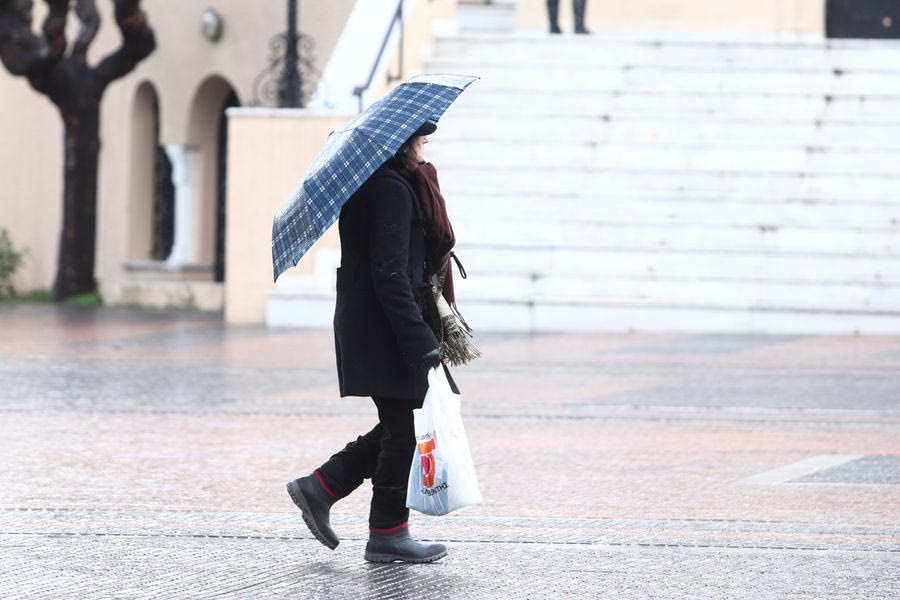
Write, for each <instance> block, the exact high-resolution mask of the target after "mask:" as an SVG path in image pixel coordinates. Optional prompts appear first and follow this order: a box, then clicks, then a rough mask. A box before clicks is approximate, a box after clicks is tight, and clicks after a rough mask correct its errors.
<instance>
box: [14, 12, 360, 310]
mask: <svg viewBox="0 0 900 600" xmlns="http://www.w3.org/2000/svg"><path fill="white" fill-rule="evenodd" d="M299 4H300V29H301V31H302V32H304V33H308V34H310V35H312V36H313V38H314V40H315V49H314V55H315V58H316V65H315V67H316V69H317V70H318V71H321V69H322V68H323V67H324V64H325V62H326V61H327V59H328V57H329V55H330V53H331V51H332V49H333V47H334V44H335V43H336V41H337V39H338V36H339V34H340V31H341V28H342V26H343V23H344V22H345V21H346V18H347V15H348V14H349V11H350V9H351V8H352V5H353V0H330V1H329V2H319V1H317V0H301V2H300V3H299ZM97 5H98V8H99V9H100V10H101V13H102V17H103V23H102V25H101V28H100V32H99V35H98V36H97V39H96V40H95V41H94V44H93V45H92V46H91V49H90V52H89V60H90V61H91V62H92V63H96V62H97V61H99V60H100V59H101V58H102V57H103V56H105V55H106V54H107V53H108V52H110V51H112V50H114V49H115V48H116V47H117V46H118V44H119V38H120V36H119V32H118V28H117V27H116V25H115V20H114V18H113V15H112V2H110V1H108V0H98V2H97ZM142 5H143V8H144V10H145V12H146V13H147V15H148V18H149V22H150V25H151V26H152V27H153V29H154V32H155V34H156V39H157V49H156V51H155V52H154V53H153V54H152V55H151V56H150V57H149V58H148V59H146V60H145V61H144V62H142V63H141V64H140V65H139V66H138V68H137V69H136V70H135V71H133V72H132V73H131V74H130V75H128V76H127V77H126V78H124V79H121V80H118V81H116V82H114V83H113V84H112V85H111V86H110V87H109V88H108V90H107V92H106V95H105V97H104V100H103V106H102V124H101V141H102V147H101V156H100V173H99V192H98V235H97V261H96V276H97V280H98V283H99V285H100V289H101V293H102V294H103V296H104V298H105V300H106V301H107V302H111V303H117V302H130V301H134V299H135V296H134V295H133V294H132V295H131V296H129V297H126V296H128V295H127V294H126V293H125V291H126V290H127V289H128V288H129V286H131V287H132V288H133V289H132V291H134V290H135V289H137V291H140V290H141V289H143V290H144V292H145V294H144V296H141V294H138V296H137V298H138V300H140V298H141V297H148V296H147V295H146V293H149V294H150V296H152V288H153V287H154V286H156V287H158V288H160V289H163V288H165V286H164V285H161V284H159V283H153V280H157V281H158V280H160V279H165V278H166V277H169V276H171V277H173V278H174V279H175V280H176V281H177V280H178V279H179V277H180V276H178V275H177V274H174V273H168V274H167V273H166V272H165V270H163V271H162V272H155V273H153V274H152V276H150V280H151V283H150V284H143V283H140V281H138V282H137V283H135V278H137V279H138V280H140V279H141V278H142V277H143V278H146V276H142V275H136V274H135V273H136V271H135V270H134V269H128V268H126V266H127V263H128V261H134V260H140V259H147V258H149V254H150V247H149V244H150V232H149V229H150V227H151V220H150V219H149V216H150V215H151V214H152V211H151V210H150V209H149V208H148V207H147V205H146V202H147V201H149V199H152V190H148V189H147V187H146V186H147V184H148V183H151V179H152V170H151V171H148V170H147V164H146V161H147V160H148V158H152V150H153V149H152V147H151V146H149V145H148V142H147V140H146V139H141V138H143V137H146V136H147V135H148V131H150V132H152V123H148V122H147V114H148V113H147V110H148V109H147V107H148V106H149V104H148V103H149V102H150V98H151V97H152V93H151V92H150V90H152V91H153V92H155V94H156V95H157V97H158V101H159V107H160V119H161V122H160V136H161V141H162V143H164V144H180V145H186V146H188V147H191V148H195V149H196V151H197V154H198V161H197V162H198V172H197V173H196V177H195V183H194V185H193V189H194V191H195V213H196V219H195V226H196V231H195V232H194V234H195V236H196V239H195V243H197V244H198V248H199V250H198V259H199V261H200V262H206V263H208V262H209V261H211V260H212V257H213V252H214V243H215V222H216V215H215V203H216V201H215V195H216V191H215V187H216V175H215V153H216V137H217V135H218V131H217V128H216V126H215V125H216V124H217V119H218V116H219V111H220V110H221V107H222V103H223V102H224V99H225V97H226V96H227V94H228V92H229V91H230V90H232V89H233V90H234V91H235V92H236V93H237V96H238V98H239V100H240V102H241V103H242V104H246V103H248V102H249V101H250V100H251V98H252V96H253V82H254V79H255V78H256V77H257V75H258V74H259V73H260V72H261V71H262V70H263V69H264V67H265V66H266V65H267V64H268V61H269V59H270V56H269V53H270V49H269V42H270V40H271V38H272V37H273V36H274V35H276V34H277V33H280V32H283V31H284V29H285V22H286V2H284V1H280V0H279V1H272V2H261V3H252V7H251V6H250V4H249V3H247V2H246V1H244V0H209V1H208V2H204V3H196V2H170V1H168V0H144V2H143V3H142ZM42 8H43V5H42V4H37V5H36V9H35V13H34V14H35V28H37V27H38V26H39V24H40V22H41V19H42V16H43V15H42V10H41V9H42ZM208 8H209V9H213V10H215V11H216V12H217V13H218V14H219V15H220V16H221V19H222V22H223V24H224V28H223V34H222V37H221V39H220V40H219V41H218V42H215V43H214V42H211V41H209V40H207V39H206V38H205V37H204V36H203V35H202V32H201V18H202V14H203V13H204V11H205V10H206V9H208ZM76 33H77V20H76V19H75V16H74V14H71V15H70V22H69V35H68V37H69V40H70V41H71V40H72V39H74V36H75V35H76ZM139 90H140V91H141V93H140V94H139V93H138V91H139ZM61 141H62V128H61V124H60V122H59V117H58V114H57V112H56V109H55V107H54V106H53V105H52V104H50V102H49V101H48V100H47V99H46V98H45V97H43V96H41V95H40V94H38V93H37V92H34V91H33V90H31V89H30V87H29V86H28V84H27V82H26V81H25V80H24V79H23V78H16V77H13V76H11V75H10V74H9V73H8V72H7V71H6V70H5V69H3V68H0V181H2V182H3V185H2V186H0V226H2V227H6V228H7V229H9V230H10V232H11V235H12V238H13V241H14V243H15V244H16V245H17V246H19V247H27V248H28V249H29V258H28V261H27V263H26V264H25V266H24V268H23V269H22V270H21V272H20V273H19V274H18V275H17V277H16V279H15V282H14V283H15V285H16V287H17V289H18V290H19V291H28V290H32V289H47V288H49V287H50V286H51V285H52V283H53V278H54V276H55V269H56V252H57V247H58V236H59V230H60V214H61V202H62V189H61V185H62V184H61V176H62V147H61V146H62V144H61ZM148 173H150V175H148ZM157 271H158V270H157ZM202 278H208V277H207V276H206V275H204V276H203V277H202ZM135 286H137V288H135ZM176 287H177V286H176ZM213 287H214V286H213ZM219 287H221V286H219ZM219 293H220V294H221V290H220V291H219ZM212 296H213V298H212V300H215V298H214V296H215V290H213V292H212ZM170 299H171V298H170ZM151 300H152V298H151ZM159 300H160V302H159V303H160V304H165V303H166V300H167V298H166V297H165V294H163V296H162V297H160V298H159ZM174 300H176V302H175V303H179V302H177V301H183V300H184V298H174ZM151 303H152V302H151ZM207 303H208V302H207ZM213 303H214V302H213Z"/></svg>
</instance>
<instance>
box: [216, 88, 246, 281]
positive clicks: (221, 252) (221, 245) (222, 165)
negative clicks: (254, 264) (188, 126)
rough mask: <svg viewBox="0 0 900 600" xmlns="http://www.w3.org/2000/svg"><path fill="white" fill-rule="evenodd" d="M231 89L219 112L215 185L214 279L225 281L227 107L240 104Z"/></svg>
mask: <svg viewBox="0 0 900 600" xmlns="http://www.w3.org/2000/svg"><path fill="white" fill-rule="evenodd" d="M240 105H241V103H240V101H239V100H238V97H237V94H235V93H234V92H233V91H232V92H231V93H230V94H229V95H228V97H227V98H225V105H224V106H223V107H222V110H221V112H220V114H219V157H218V167H217V171H218V177H217V179H218V182H217V187H216V194H217V198H216V262H215V280H216V281H225V199H226V198H227V197H228V194H227V192H228V189H227V187H228V115H227V114H226V112H227V111H228V109H229V108H232V107H234V106H240Z"/></svg>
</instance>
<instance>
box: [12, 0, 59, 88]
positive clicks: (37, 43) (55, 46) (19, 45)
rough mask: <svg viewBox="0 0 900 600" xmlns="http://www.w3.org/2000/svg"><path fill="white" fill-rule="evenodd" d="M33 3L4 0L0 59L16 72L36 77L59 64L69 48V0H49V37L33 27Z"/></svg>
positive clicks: (47, 25) (46, 25) (47, 32)
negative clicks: (66, 28)
mask: <svg viewBox="0 0 900 600" xmlns="http://www.w3.org/2000/svg"><path fill="white" fill-rule="evenodd" d="M33 4H34V3H33V2H32V1H31V0H0V61H3V64H4V65H5V66H6V68H7V69H8V70H9V72H10V73H12V74H13V75H26V76H32V75H37V74H39V73H41V72H44V71H46V70H47V69H49V68H50V67H52V66H53V65H54V64H56V63H57V62H58V61H59V60H60V59H61V58H62V55H63V53H64V52H65V50H66V40H65V18H66V17H65V13H66V9H67V0H52V1H51V0H48V4H50V14H49V15H48V16H47V19H46V20H45V21H44V35H45V36H46V40H45V39H41V38H40V37H38V36H37V35H35V33H34V32H33V31H32V30H31V22H32V18H31V9H32V6H33ZM58 5H62V7H60V6H58ZM60 8H62V14H60ZM60 17H61V18H62V22H60Z"/></svg>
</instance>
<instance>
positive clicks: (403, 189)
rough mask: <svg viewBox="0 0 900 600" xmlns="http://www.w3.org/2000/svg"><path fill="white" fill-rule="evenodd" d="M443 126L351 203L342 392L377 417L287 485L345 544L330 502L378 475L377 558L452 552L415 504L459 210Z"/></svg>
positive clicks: (342, 282) (324, 537)
mask: <svg viewBox="0 0 900 600" xmlns="http://www.w3.org/2000/svg"><path fill="white" fill-rule="evenodd" d="M435 129H436V125H435V124H434V123H426V124H425V125H423V126H422V127H421V128H419V129H418V130H417V131H416V132H415V134H414V135H413V136H412V137H410V138H409V140H407V141H406V143H405V144H404V145H403V146H402V147H401V149H400V150H399V151H398V152H397V154H396V155H395V156H394V157H393V158H392V159H390V160H388V161H387V162H386V163H385V164H384V165H383V166H382V167H381V168H379V169H378V170H377V171H376V172H375V173H374V174H372V176H371V177H369V179H368V180H367V181H366V182H365V183H364V184H363V185H362V187H361V188H360V189H359V190H358V191H357V192H356V193H355V194H354V195H353V196H352V197H351V198H350V199H349V200H348V201H347V203H346V204H344V206H343V208H342V209H341V213H340V220H339V228H340V238H341V266H340V269H338V273H337V303H336V307H335V314H334V335H335V352H336V355H337V371H338V383H339V387H340V393H341V396H342V397H343V396H369V397H371V398H372V400H373V401H374V403H375V406H376V408H377V410H378V424H377V425H375V427H374V428H373V429H372V430H371V431H369V432H368V433H366V434H364V435H361V436H359V437H358V438H357V439H356V440H355V441H352V442H350V443H348V444H347V445H346V446H345V447H344V449H343V450H341V451H340V452H338V453H337V454H335V455H334V456H332V457H331V458H330V459H329V460H328V461H327V462H325V463H324V464H323V465H322V466H320V467H319V468H318V469H316V470H315V471H313V472H312V473H311V474H310V475H307V476H305V477H301V478H299V479H296V480H294V481H292V482H290V483H289V484H288V492H289V494H290V496H291V498H292V499H293V501H294V503H295V504H296V505H297V506H298V507H299V508H300V510H301V511H302V512H303V519H304V521H305V522H306V524H307V525H308V526H309V528H310V530H311V531H312V533H313V535H315V536H316V538H317V539H318V540H319V541H320V542H322V543H323V544H325V545H326V546H328V547H329V548H331V549H334V548H335V547H336V546H337V545H338V543H339V540H338V537H337V535H336V534H335V532H334V531H333V530H332V528H331V525H330V521H329V511H330V509H331V506H332V505H333V504H334V503H335V502H337V501H338V500H340V499H341V498H344V497H346V496H347V495H348V494H350V493H351V492H353V490H355V489H356V488H357V487H359V486H360V485H361V484H362V483H363V481H364V480H365V479H371V480H372V503H371V507H370V510H369V541H368V543H367V545H366V551H365V559H366V560H368V561H372V562H395V561H400V562H413V563H426V562H432V561H435V560H438V559H439V558H441V557H443V556H445V555H446V554H447V549H446V547H445V546H443V545H442V544H429V545H426V544H420V543H418V542H416V541H414V540H413V539H412V537H411V536H410V533H409V522H408V519H409V510H408V509H407V508H406V492H407V490H406V487H407V479H408V477H409V470H410V466H411V463H412V458H413V453H414V450H415V445H416V441H415V431H414V424H413V412H412V411H413V409H416V408H421V407H422V402H423V400H424V397H425V392H426V391H427V381H426V376H427V371H428V370H429V369H431V368H433V367H437V366H439V365H441V344H440V343H439V341H438V338H437V336H436V335H435V333H434V331H433V330H432V327H430V326H429V325H428V324H427V323H426V320H425V318H424V317H423V310H424V308H425V307H426V303H427V302H428V301H433V300H434V298H433V297H429V296H430V295H431V294H432V275H433V274H434V273H435V272H438V271H442V272H445V270H446V269H447V264H448V263H449V249H446V241H447V238H446V235H439V234H437V233H436V229H440V230H441V231H443V232H446V230H447V228H448V227H449V221H448V220H447V218H446V211H445V210H444V204H443V198H441V197H440V190H439V188H438V186H437V178H436V173H435V171H434V168H433V167H432V166H431V165H430V164H428V163H425V144H427V143H428V138H427V137H426V136H427V135H429V134H431V133H433V132H434V131H435ZM423 196H427V197H423ZM423 209H425V210H423ZM436 213H437V214H436ZM426 231H428V232H429V236H428V237H429V243H426ZM449 233H450V240H451V247H452V229H450V230H449ZM437 238H441V239H443V240H444V243H443V244H442V245H439V244H437V243H436V242H435V239H437ZM439 246H440V247H439Z"/></svg>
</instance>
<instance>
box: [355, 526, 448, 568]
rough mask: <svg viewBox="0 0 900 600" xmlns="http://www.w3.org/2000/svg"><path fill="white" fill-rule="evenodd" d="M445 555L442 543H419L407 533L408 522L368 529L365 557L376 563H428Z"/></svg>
mask: <svg viewBox="0 0 900 600" xmlns="http://www.w3.org/2000/svg"><path fill="white" fill-rule="evenodd" d="M445 556H447V547H446V546H444V545H443V544H420V543H419V542H417V541H415V540H413V539H412V537H410V535H409V523H403V524H402V525H397V526H396V527H390V528H387V529H375V528H373V529H369V543H368V544H366V554H365V559H366V560H367V561H369V562H376V563H394V562H401V563H430V562H434V561H436V560H438V559H439V558H443V557H445Z"/></svg>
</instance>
